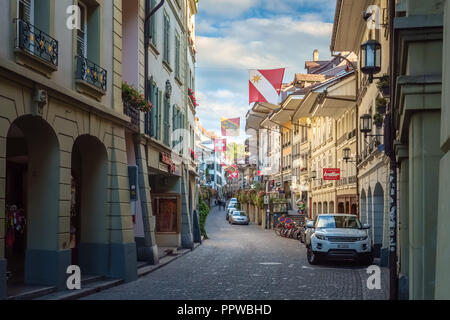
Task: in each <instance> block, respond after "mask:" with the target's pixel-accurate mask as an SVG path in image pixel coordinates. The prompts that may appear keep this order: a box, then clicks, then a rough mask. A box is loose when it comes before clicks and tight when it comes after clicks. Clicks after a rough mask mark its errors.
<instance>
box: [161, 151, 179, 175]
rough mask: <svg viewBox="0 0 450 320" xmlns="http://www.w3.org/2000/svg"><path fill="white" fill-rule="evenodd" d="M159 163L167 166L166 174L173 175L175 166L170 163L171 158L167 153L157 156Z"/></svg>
mask: <svg viewBox="0 0 450 320" xmlns="http://www.w3.org/2000/svg"><path fill="white" fill-rule="evenodd" d="M159 161H161V162H162V163H164V164H166V165H167V166H168V172H170V173H175V170H176V166H175V164H174V163H173V161H172V157H171V156H170V155H169V154H168V153H166V152H161V153H160V156H159Z"/></svg>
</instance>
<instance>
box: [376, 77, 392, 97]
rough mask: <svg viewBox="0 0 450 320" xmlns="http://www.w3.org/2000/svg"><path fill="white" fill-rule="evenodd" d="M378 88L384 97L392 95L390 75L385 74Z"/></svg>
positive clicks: (379, 81) (378, 83)
mask: <svg viewBox="0 0 450 320" xmlns="http://www.w3.org/2000/svg"><path fill="white" fill-rule="evenodd" d="M377 88H378V90H380V92H381V93H382V94H383V96H384V97H387V96H389V94H390V83H389V75H388V74H384V75H383V76H382V77H380V79H379V80H378V82H377Z"/></svg>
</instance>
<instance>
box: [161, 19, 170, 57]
mask: <svg viewBox="0 0 450 320" xmlns="http://www.w3.org/2000/svg"><path fill="white" fill-rule="evenodd" d="M169 33H170V20H169V16H168V15H167V13H164V55H163V60H164V61H165V62H166V63H167V64H170V59H169V57H170V44H169V39H170V37H169Z"/></svg>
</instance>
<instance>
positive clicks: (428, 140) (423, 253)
mask: <svg viewBox="0 0 450 320" xmlns="http://www.w3.org/2000/svg"><path fill="white" fill-rule="evenodd" d="M439 125H440V111H430V112H417V113H414V114H413V115H412V116H411V122H410V126H409V143H410V145H409V159H410V160H409V182H410V184H409V211H410V220H409V227H410V243H411V250H410V265H409V276H410V282H409V285H410V288H409V292H410V295H409V298H410V299H413V300H421V299H433V298H434V288H435V269H436V234H437V211H438V194H439V189H438V186H439V184H438V181H439V161H440V159H441V157H442V152H441V150H440V146H439V140H440V131H439Z"/></svg>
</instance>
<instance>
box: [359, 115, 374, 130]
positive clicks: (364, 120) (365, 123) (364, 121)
mask: <svg viewBox="0 0 450 320" xmlns="http://www.w3.org/2000/svg"><path fill="white" fill-rule="evenodd" d="M360 120H361V126H360V131H361V133H364V134H368V133H370V132H372V116H371V115H370V114H363V115H362V116H361V119H360Z"/></svg>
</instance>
